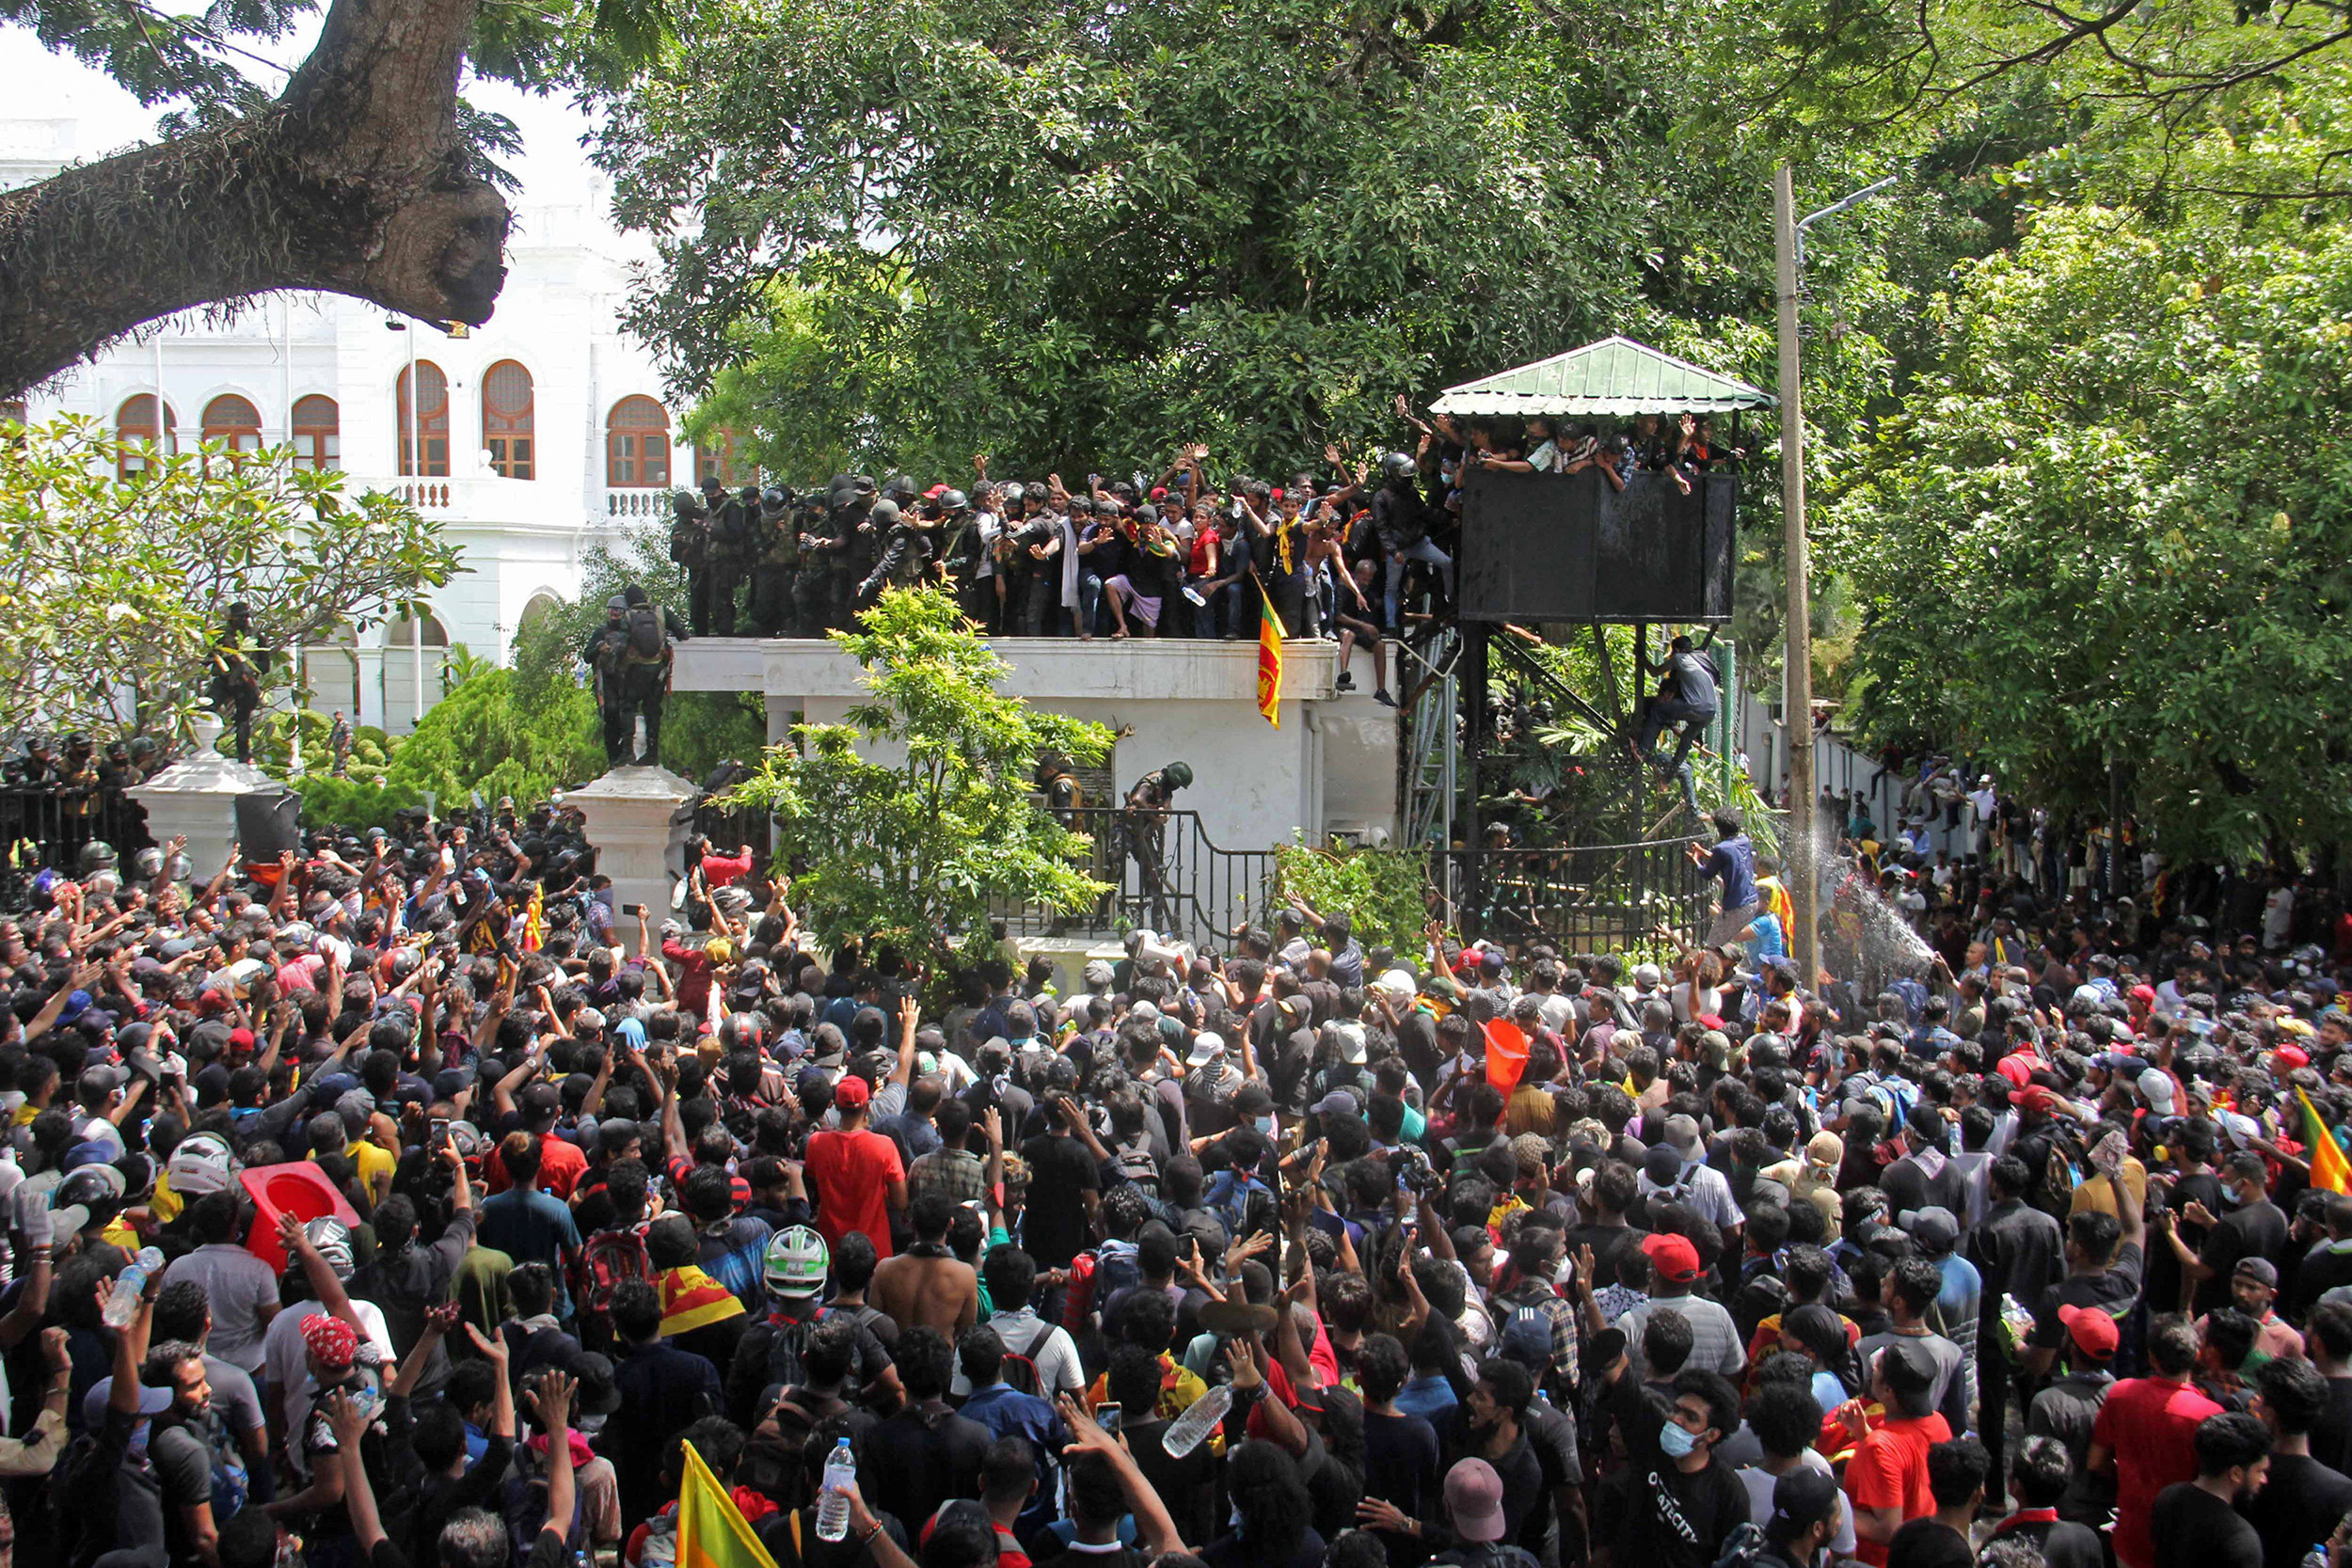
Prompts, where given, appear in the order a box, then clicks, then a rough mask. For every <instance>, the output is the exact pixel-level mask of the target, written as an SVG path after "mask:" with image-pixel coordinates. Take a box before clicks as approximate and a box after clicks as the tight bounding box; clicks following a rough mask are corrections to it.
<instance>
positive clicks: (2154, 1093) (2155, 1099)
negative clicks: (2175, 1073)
mask: <svg viewBox="0 0 2352 1568" xmlns="http://www.w3.org/2000/svg"><path fill="white" fill-rule="evenodd" d="M2134 1086H2135V1087H2137V1089H2138V1090H2139V1092H2140V1096H2141V1098H2142V1099H2144V1100H2146V1101H2148V1108H2149V1109H2150V1110H2152V1111H2153V1112H2155V1113H2156V1115H2158V1116H2160V1117H2169V1116H2170V1115H2171V1114H2172V1111H2173V1094H2172V1079H2171V1076H2170V1075H2169V1074H2168V1073H2167V1072H2166V1071H2165V1070H2164V1069H2162V1068H2153V1067H2152V1068H2150V1069H2148V1070H2147V1071H2145V1072H2143V1073H2141V1074H2140V1075H2139V1077H2138V1079H2137V1081H2136V1083H2135V1085H2134Z"/></svg>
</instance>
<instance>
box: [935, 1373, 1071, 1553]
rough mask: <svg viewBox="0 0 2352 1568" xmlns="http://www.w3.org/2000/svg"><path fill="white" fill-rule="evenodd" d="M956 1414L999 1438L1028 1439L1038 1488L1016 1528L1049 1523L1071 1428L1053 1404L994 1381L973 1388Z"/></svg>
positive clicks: (1052, 1516)
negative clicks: (1059, 1456) (1057, 1473)
mask: <svg viewBox="0 0 2352 1568" xmlns="http://www.w3.org/2000/svg"><path fill="white" fill-rule="evenodd" d="M956 1414H957V1415H959V1416H961V1417H962V1418H964V1419H965V1420H967V1421H977V1422H979V1423H980V1425H982V1426H984V1427H986V1428H988V1430H989V1431H990V1432H992V1433H995V1434H996V1435H997V1436H999V1437H1025V1438H1027V1439H1028V1440H1029V1449H1030V1451H1031V1452H1032V1453H1033V1454H1035V1455H1036V1459H1037V1491H1036V1493H1035V1494H1034V1495H1033V1496H1031V1497H1030V1498H1029V1501H1028V1505H1027V1506H1026V1507H1025V1508H1023V1509H1022V1511H1021V1518H1020V1520H1019V1521H1018V1522H1017V1523H1016V1525H1015V1526H1014V1528H1015V1530H1016V1531H1019V1532H1025V1531H1027V1530H1030V1529H1035V1528H1042V1527H1043V1526H1044V1525H1046V1524H1048V1523H1050V1522H1051V1521H1052V1520H1053V1518H1054V1476H1055V1467H1056V1465H1057V1464H1058V1463H1059V1461H1058V1460H1057V1458H1056V1457H1055V1456H1056V1455H1057V1454H1059V1453H1060V1452H1061V1450H1062V1449H1063V1448H1064V1447H1065V1446H1066V1445H1067V1444H1068V1443H1069V1441H1070V1429H1069V1428H1068V1427H1066V1426H1064V1425H1062V1419H1061V1417H1059V1416H1058V1415H1057V1414H1055V1411H1054V1407H1053V1406H1052V1405H1050V1404H1047V1403H1046V1402H1044V1401H1043V1400H1041V1399H1039V1398H1038V1397H1037V1396H1036V1395H1035V1394H1025V1393H1023V1392H1021V1390H1019V1389H1018V1388H1014V1387H1012V1386H1009V1385H1008V1384H1004V1383H992V1384H990V1385H989V1386H987V1387H985V1388H978V1389H975V1390H973V1394H972V1397H971V1398H970V1399H968V1400H966V1401H964V1402H963V1408H962V1409H961V1410H959V1411H957V1412H956ZM1033 1520H1034V1523H1033V1522H1032V1521H1033Z"/></svg>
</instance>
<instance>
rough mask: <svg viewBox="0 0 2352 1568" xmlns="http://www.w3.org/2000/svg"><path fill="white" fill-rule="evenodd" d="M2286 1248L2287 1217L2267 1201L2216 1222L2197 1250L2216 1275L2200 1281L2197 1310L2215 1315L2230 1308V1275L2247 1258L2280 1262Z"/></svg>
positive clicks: (2254, 1204)
mask: <svg viewBox="0 0 2352 1568" xmlns="http://www.w3.org/2000/svg"><path fill="white" fill-rule="evenodd" d="M2286 1248H2287V1217H2286V1215H2284V1214H2282V1213H2280V1212H2279V1206H2278V1205H2277V1204H2275V1203H2272V1202H2270V1201H2268V1200H2267V1199H2264V1200H2261V1201H2258V1202H2254V1203H2249V1204H2245V1205H2243V1206H2241V1207H2239V1208H2236V1209H2233V1210H2231V1211H2230V1212H2228V1213H2226V1214H2223V1215H2222V1216H2220V1218H2219V1219H2217V1220H2216V1221H2215V1222H2214V1227H2213V1231H2212V1233H2211V1234H2210V1235H2208V1236H2207V1237H2206V1238H2205V1244H2204V1245H2203V1246H2202V1247H2201V1248H2200V1249H2199V1250H2198V1256H2199V1258H2200V1259H2201V1260H2202V1261H2203V1262H2204V1264H2205V1266H2206V1267H2207V1268H2209V1269H2211V1270H2213V1273H2212V1275H2209V1276H2208V1277H2206V1278H2204V1279H2201V1280H2199V1281H2198V1282H2197V1310H2198V1311H2200V1312H2212V1311H2215V1310H2217V1309H2218V1308H2220V1307H2227V1306H2229V1305H2230V1276H2231V1275H2233V1274H2234V1273H2236V1272H2237V1266H2238V1263H2239V1262H2240V1261H2241V1260H2242V1259H2248V1258H2266V1259H2269V1260H2270V1261H2272V1262H2274V1263H2275V1262H2277V1261H2278V1260H2279V1259H2280V1257H2281V1256H2283V1255H2284V1254H2285V1252H2286Z"/></svg>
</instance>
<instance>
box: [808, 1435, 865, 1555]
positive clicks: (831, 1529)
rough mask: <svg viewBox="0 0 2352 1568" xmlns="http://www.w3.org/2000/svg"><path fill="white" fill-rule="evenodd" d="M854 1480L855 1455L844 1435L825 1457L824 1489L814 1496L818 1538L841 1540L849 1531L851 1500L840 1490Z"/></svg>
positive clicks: (855, 1476)
mask: <svg viewBox="0 0 2352 1568" xmlns="http://www.w3.org/2000/svg"><path fill="white" fill-rule="evenodd" d="M856 1481H857V1456H856V1455H854V1454H852V1453H851V1452H850V1440H849V1439H848V1438H847V1437H844V1438H842V1439H841V1441H839V1442H838V1443H835V1444H834V1446H833V1452H832V1454H830V1455H829V1456H828V1457H827V1458H826V1460H825V1484H824V1490H823V1491H821V1492H820V1493H818V1498H817V1539H818V1540H819V1541H840V1540H843V1539H845V1538H846V1537H847V1536H848V1535H849V1533H850V1499H849V1497H848V1495H847V1494H845V1493H844V1492H843V1491H842V1490H841V1489H842V1488H843V1487H845V1486H850V1485H854V1484H855V1483H856Z"/></svg>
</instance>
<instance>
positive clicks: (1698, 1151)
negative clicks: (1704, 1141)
mask: <svg viewBox="0 0 2352 1568" xmlns="http://www.w3.org/2000/svg"><path fill="white" fill-rule="evenodd" d="M1666 1142H1667V1144H1668V1145H1669V1146H1671V1147H1672V1148H1673V1149H1674V1151H1675V1152H1676V1153H1677V1154H1679V1155H1681V1156H1682V1157H1683V1159H1685V1160H1703V1159H1705V1158H1707V1149H1706V1148H1705V1147H1704V1146H1702V1145H1701V1144H1700V1142H1699V1124H1698V1122H1697V1121H1696V1120H1694V1119H1692V1117H1667V1118H1666Z"/></svg>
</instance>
